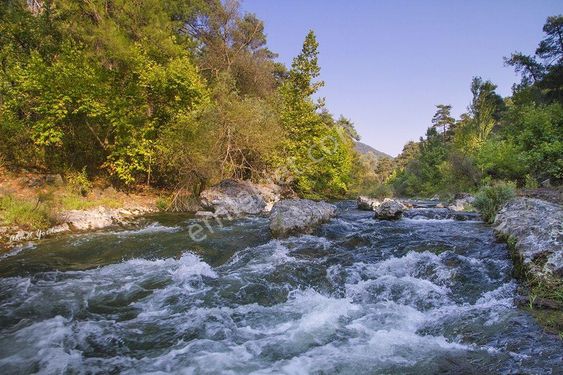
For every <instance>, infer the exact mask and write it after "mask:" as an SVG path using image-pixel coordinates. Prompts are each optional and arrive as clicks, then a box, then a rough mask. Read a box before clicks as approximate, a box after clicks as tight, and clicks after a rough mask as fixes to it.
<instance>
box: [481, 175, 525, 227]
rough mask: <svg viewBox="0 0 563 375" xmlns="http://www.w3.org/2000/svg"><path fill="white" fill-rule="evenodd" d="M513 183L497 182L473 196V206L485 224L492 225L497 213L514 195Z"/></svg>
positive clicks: (514, 187)
mask: <svg viewBox="0 0 563 375" xmlns="http://www.w3.org/2000/svg"><path fill="white" fill-rule="evenodd" d="M515 189H516V186H515V185H514V184H513V183H504V182H499V183H497V184H495V185H492V186H484V187H483V188H481V189H480V190H479V192H478V193H477V195H476V196H475V202H474V203H473V206H474V207H475V208H476V209H477V210H478V211H479V213H480V214H481V216H482V217H483V219H484V220H485V221H486V222H487V223H493V222H494V221H495V217H496V215H497V212H498V211H499V210H500V209H501V208H502V206H503V205H504V204H505V203H506V202H508V201H509V200H510V199H512V198H513V197H514V195H515Z"/></svg>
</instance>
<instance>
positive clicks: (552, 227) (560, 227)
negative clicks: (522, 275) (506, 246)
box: [493, 197, 563, 277]
mask: <svg viewBox="0 0 563 375" xmlns="http://www.w3.org/2000/svg"><path fill="white" fill-rule="evenodd" d="M493 226H494V229H495V231H496V232H497V233H499V234H501V235H503V236H504V237H511V238H513V239H514V240H515V241H516V244H515V249H516V251H517V252H518V254H519V256H520V258H521V259H522V261H523V263H524V266H525V267H526V268H527V269H528V270H529V271H530V272H532V273H533V274H534V275H536V276H540V277H542V276H550V275H557V276H558V277H561V276H563V210H562V208H561V206H560V205H559V204H557V203H550V202H546V201H543V200H539V199H535V198H524V197H519V198H515V199H513V200H511V201H509V202H508V203H507V204H505V205H504V207H503V208H502V209H501V210H500V212H499V213H498V214H497V216H496V218H495V222H494V224H493Z"/></svg>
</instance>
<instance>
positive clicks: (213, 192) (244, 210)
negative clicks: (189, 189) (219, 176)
mask: <svg viewBox="0 0 563 375" xmlns="http://www.w3.org/2000/svg"><path fill="white" fill-rule="evenodd" d="M280 194H281V189H280V187H279V186H277V185H273V184H271V185H258V184H253V183H251V182H249V181H239V180H223V181H221V182H220V183H219V184H217V185H215V186H213V187H211V188H209V189H207V190H205V191H203V192H202V193H201V195H200V199H201V205H202V207H203V208H204V209H206V210H208V211H212V212H214V214H215V215H217V216H232V217H237V216H243V215H247V214H250V215H254V214H259V213H261V212H267V211H269V210H270V209H271V207H272V206H273V204H274V203H275V202H277V201H278V200H279V199H280Z"/></svg>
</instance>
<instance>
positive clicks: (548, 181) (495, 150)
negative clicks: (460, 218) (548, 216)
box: [381, 16, 563, 196]
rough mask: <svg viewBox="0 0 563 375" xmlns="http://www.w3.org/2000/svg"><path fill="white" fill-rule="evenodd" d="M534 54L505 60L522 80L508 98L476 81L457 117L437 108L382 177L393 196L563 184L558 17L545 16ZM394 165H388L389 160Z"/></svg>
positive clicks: (562, 34) (561, 29) (562, 45)
mask: <svg viewBox="0 0 563 375" xmlns="http://www.w3.org/2000/svg"><path fill="white" fill-rule="evenodd" d="M543 31H544V33H545V37H544V39H543V40H542V41H541V42H540V43H539V46H538V48H537V49H536V51H535V54H534V55H533V56H528V55H525V54H523V53H520V52H516V53H513V54H512V55H511V56H510V57H507V58H505V63H506V65H508V66H512V67H513V68H514V69H515V70H516V72H519V73H520V74H521V76H522V81H521V82H520V83H519V84H516V85H514V86H513V93H512V96H510V97H507V98H502V97H500V96H499V95H498V94H497V93H496V92H495V89H496V86H495V84H494V83H493V82H490V81H487V80H483V79H482V78H480V77H474V78H473V80H472V82H471V85H470V89H471V94H472V99H471V102H470V103H469V106H468V107H467V112H465V113H463V114H462V115H461V116H460V118H459V119H454V118H453V117H452V116H451V109H452V107H451V106H450V105H444V104H439V105H437V106H436V114H435V115H434V117H433V118H432V125H431V127H429V128H428V130H427V132H426V136H425V137H424V138H421V139H420V141H419V142H411V143H408V144H406V145H405V146H404V149H403V152H402V153H401V154H400V155H399V156H398V157H397V158H396V159H395V162H394V165H390V168H386V169H385V170H382V172H381V173H382V174H383V176H382V177H383V178H384V179H385V181H386V182H387V183H388V184H389V185H391V186H392V187H393V189H394V191H395V192H396V194H398V195H407V196H412V195H420V196H430V195H434V194H446V195H447V194H448V193H456V192H463V191H465V192H467V191H475V190H477V189H478V188H479V187H481V186H486V185H491V184H496V183H499V181H504V182H509V183H512V184H513V185H517V186H519V187H528V188H535V187H538V186H539V184H541V183H543V184H544V185H559V184H560V183H561V180H562V179H563V158H562V157H561V156H562V155H563V107H562V105H563V16H553V17H549V18H548V19H547V21H546V23H545V25H544V27H543ZM392 164H393V163H392Z"/></svg>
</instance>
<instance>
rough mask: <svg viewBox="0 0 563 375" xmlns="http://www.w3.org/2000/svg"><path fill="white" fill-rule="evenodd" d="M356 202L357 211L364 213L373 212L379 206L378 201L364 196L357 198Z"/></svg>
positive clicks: (379, 202)
mask: <svg viewBox="0 0 563 375" xmlns="http://www.w3.org/2000/svg"><path fill="white" fill-rule="evenodd" d="M356 201H357V202H358V209H359V210H365V211H373V210H374V209H375V208H376V207H377V206H379V205H380V204H381V201H380V200H378V199H375V198H369V197H365V196H359V197H358V199H357V200H356Z"/></svg>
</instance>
